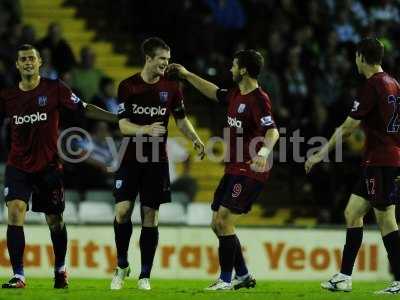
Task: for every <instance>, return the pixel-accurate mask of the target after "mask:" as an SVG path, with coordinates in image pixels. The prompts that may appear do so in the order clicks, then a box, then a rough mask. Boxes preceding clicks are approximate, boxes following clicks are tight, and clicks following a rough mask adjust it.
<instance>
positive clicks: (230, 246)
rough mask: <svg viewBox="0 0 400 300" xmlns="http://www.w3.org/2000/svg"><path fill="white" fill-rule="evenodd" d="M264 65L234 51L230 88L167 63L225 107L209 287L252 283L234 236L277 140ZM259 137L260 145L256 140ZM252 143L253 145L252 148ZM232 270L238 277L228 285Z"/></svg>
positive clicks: (259, 187) (257, 191)
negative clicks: (261, 78) (215, 266)
mask: <svg viewBox="0 0 400 300" xmlns="http://www.w3.org/2000/svg"><path fill="white" fill-rule="evenodd" d="M262 67H263V58H262V56H261V55H260V54H259V53H258V52H257V51H255V50H244V51H240V52H238V53H236V55H235V56H234V59H233V64H232V68H231V72H232V77H233V80H234V81H235V83H237V85H238V86H237V87H235V88H233V89H230V90H225V89H220V88H219V87H218V86H216V85H215V84H213V83H211V82H208V81H206V80H204V79H202V78H200V77H199V76H197V75H195V74H193V73H191V72H189V71H188V70H186V69H185V68H184V67H183V66H181V65H178V64H172V65H171V67H170V70H171V72H174V71H175V72H178V75H179V76H180V77H181V78H184V79H186V80H187V81H188V82H190V83H191V84H192V85H193V86H194V87H195V88H196V89H198V90H199V91H200V92H201V93H202V94H204V95H205V96H206V97H208V98H210V99H212V100H215V101H219V102H220V103H222V104H225V105H227V106H228V114H227V126H228V128H229V134H230V140H229V147H228V148H229V150H230V152H229V162H228V163H227V164H226V167H225V175H224V176H223V177H222V179H221V181H220V183H219V186H218V187H217V190H216V191H215V195H214V201H213V203H212V205H211V209H212V210H213V217H212V229H213V231H214V232H215V234H216V235H217V237H218V239H219V249H218V253H219V263H220V266H221V274H220V277H219V279H218V280H217V281H216V282H215V283H213V284H211V285H210V286H209V287H208V288H207V290H229V289H232V288H234V289H239V288H243V287H246V288H249V287H254V286H255V285H256V282H255V279H254V278H253V277H252V276H251V275H250V274H249V272H248V269H247V266H246V263H245V261H244V258H243V254H242V248H241V245H240V241H239V239H238V237H237V236H236V234H235V223H236V221H237V219H238V217H239V216H240V215H241V214H246V213H248V212H249V211H250V210H251V206H252V203H253V202H254V201H255V200H256V199H257V197H258V195H259V194H260V192H261V190H262V189H263V186H264V184H265V181H266V180H267V178H268V176H269V166H268V162H267V159H268V157H269V154H270V153H271V152H272V150H273V147H274V145H275V143H276V142H277V140H278V138H279V133H278V130H277V129H276V125H275V122H274V120H273V118H272V114H271V111H272V108H271V101H270V99H269V96H268V95H267V94H266V93H265V92H264V91H263V90H261V88H260V87H259V86H258V83H257V77H258V75H259V73H260V71H261V69H262ZM238 139H243V148H242V149H240V148H239V147H237V145H238V143H237V141H238ZM257 139H258V143H255V142H257ZM252 146H254V149H251V148H252ZM252 150H253V151H252ZM252 152H254V153H253V154H252ZM240 156H242V157H240ZM233 268H235V272H236V276H235V282H233V283H232V280H231V279H232V271H233Z"/></svg>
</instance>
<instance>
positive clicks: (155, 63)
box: [146, 49, 171, 76]
mask: <svg viewBox="0 0 400 300" xmlns="http://www.w3.org/2000/svg"><path fill="white" fill-rule="evenodd" d="M170 58H171V54H170V51H168V50H165V49H157V50H156V51H155V53H154V57H149V56H147V60H146V64H147V66H148V68H149V69H150V71H151V72H152V73H153V74H155V75H156V76H163V75H164V72H165V69H166V68H167V66H168V63H169V60H170Z"/></svg>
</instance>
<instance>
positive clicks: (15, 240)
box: [7, 225, 25, 276]
mask: <svg viewBox="0 0 400 300" xmlns="http://www.w3.org/2000/svg"><path fill="white" fill-rule="evenodd" d="M7 248H8V253H9V256H10V261H11V265H12V268H13V272H14V275H17V274H18V275H21V276H24V250H25V234H24V228H23V227H22V226H15V225H8V227H7Z"/></svg>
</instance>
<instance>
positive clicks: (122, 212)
mask: <svg viewBox="0 0 400 300" xmlns="http://www.w3.org/2000/svg"><path fill="white" fill-rule="evenodd" d="M115 218H116V219H117V222H118V223H120V224H123V223H127V222H129V220H130V218H131V212H130V210H129V209H117V210H116V213H115Z"/></svg>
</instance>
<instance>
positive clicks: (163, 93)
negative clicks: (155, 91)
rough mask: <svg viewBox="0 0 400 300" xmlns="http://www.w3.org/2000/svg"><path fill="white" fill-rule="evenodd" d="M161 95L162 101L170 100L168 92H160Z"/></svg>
mask: <svg viewBox="0 0 400 300" xmlns="http://www.w3.org/2000/svg"><path fill="white" fill-rule="evenodd" d="M159 95H160V101H161V103H165V102H167V101H168V92H160V93H159Z"/></svg>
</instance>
